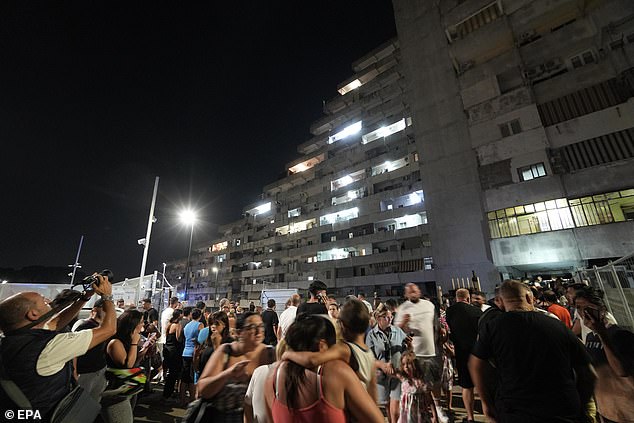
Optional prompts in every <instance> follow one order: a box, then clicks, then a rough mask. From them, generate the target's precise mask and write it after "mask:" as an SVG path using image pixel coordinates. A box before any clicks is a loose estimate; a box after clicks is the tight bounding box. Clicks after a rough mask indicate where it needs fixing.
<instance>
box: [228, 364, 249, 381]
mask: <svg viewBox="0 0 634 423" xmlns="http://www.w3.org/2000/svg"><path fill="white" fill-rule="evenodd" d="M250 362H251V360H242V361H238V362H237V363H236V364H234V365H233V366H231V367H230V368H229V377H230V378H231V379H234V380H240V379H243V378H245V377H247V374H246V372H245V369H246V367H247V364H249V363H250Z"/></svg>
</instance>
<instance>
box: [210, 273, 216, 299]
mask: <svg viewBox="0 0 634 423" xmlns="http://www.w3.org/2000/svg"><path fill="white" fill-rule="evenodd" d="M211 271H212V272H214V273H215V274H216V283H215V285H214V299H215V298H216V297H217V296H218V267H216V266H214V267H212V268H211Z"/></svg>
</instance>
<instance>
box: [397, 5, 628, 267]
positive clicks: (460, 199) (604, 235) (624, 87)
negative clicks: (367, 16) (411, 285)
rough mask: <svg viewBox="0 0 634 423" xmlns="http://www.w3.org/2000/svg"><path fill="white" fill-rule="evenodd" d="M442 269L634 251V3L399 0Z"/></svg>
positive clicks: (556, 263) (569, 263)
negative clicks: (469, 264) (467, 264)
mask: <svg viewBox="0 0 634 423" xmlns="http://www.w3.org/2000/svg"><path fill="white" fill-rule="evenodd" d="M393 5H394V12H395V18H396V23H397V30H398V34H399V41H400V47H401V56H402V59H403V72H404V75H405V77H406V80H407V81H408V90H406V99H407V100H408V103H409V105H410V109H411V112H412V113H411V115H412V121H413V130H414V135H415V138H416V146H417V151H418V152H419V154H420V157H421V163H422V165H421V176H422V180H423V189H424V191H425V201H426V210H427V212H428V217H429V220H430V224H431V225H433V227H432V228H431V229H432V230H431V231H430V234H431V242H432V245H433V246H434V261H435V263H436V265H437V270H436V272H437V276H438V271H439V269H440V267H446V266H447V265H451V262H452V260H453V261H454V264H455V262H456V261H458V262H461V263H473V266H476V268H478V267H477V263H481V264H482V267H480V268H479V269H480V274H485V273H488V274H490V273H493V272H487V270H486V267H487V264H486V261H487V259H489V258H490V260H491V261H492V262H493V264H494V265H495V269H494V271H499V272H500V273H501V274H502V276H503V277H509V276H515V277H518V276H520V277H521V276H524V275H531V274H532V275H537V274H544V273H546V274H548V273H554V274H561V273H568V272H570V273H571V272H573V271H574V270H575V269H577V268H579V267H585V266H588V265H592V264H594V263H605V262H606V261H607V260H609V259H613V258H616V257H622V256H624V255H626V254H629V253H631V252H633V251H634V222H633V220H634V98H633V94H634V2H633V1H631V0H558V1H556V0H495V1H491V0H462V1H458V0H447V1H442V2H438V1H432V0H421V1H416V2H413V1H409V0H394V1H393Z"/></svg>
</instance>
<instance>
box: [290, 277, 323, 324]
mask: <svg viewBox="0 0 634 423" xmlns="http://www.w3.org/2000/svg"><path fill="white" fill-rule="evenodd" d="M327 288H328V287H327V286H326V284H325V283H323V282H322V281H320V280H315V281H313V282H312V283H311V284H310V286H309V287H308V292H309V293H310V299H309V300H308V301H306V302H305V303H301V304H300V305H299V307H298V308H297V315H298V316H299V315H300V314H301V313H307V314H328V309H327V308H326V304H327V303H328V297H327V296H326V289H327Z"/></svg>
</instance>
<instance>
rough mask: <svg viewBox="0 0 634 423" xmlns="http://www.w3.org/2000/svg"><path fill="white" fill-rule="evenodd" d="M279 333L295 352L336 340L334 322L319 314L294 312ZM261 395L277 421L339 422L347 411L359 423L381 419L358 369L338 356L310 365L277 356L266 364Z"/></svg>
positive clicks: (324, 348)
mask: <svg viewBox="0 0 634 423" xmlns="http://www.w3.org/2000/svg"><path fill="white" fill-rule="evenodd" d="M284 339H285V340H286V342H287V346H288V348H290V349H292V350H293V351H296V352H300V351H312V352H325V351H327V350H328V348H330V347H331V346H333V345H334V344H335V342H336V334H335V327H334V326H333V324H332V322H331V321H330V319H328V318H326V317H324V316H319V315H299V316H298V317H297V319H296V320H295V323H293V324H292V325H291V326H290V327H289V329H288V331H287V332H286V336H285V338H284ZM265 397H266V403H267V407H268V409H269V413H270V416H271V419H270V420H271V421H274V422H276V423H277V422H280V423H296V422H299V423H304V422H306V423H309V422H310V423H313V422H316V423H321V422H323V423H343V422H345V421H346V411H349V412H350V413H351V414H352V416H353V417H354V418H355V419H356V420H358V421H363V422H364V423H383V421H384V420H383V415H382V414H381V411H380V410H379V408H378V407H377V406H376V404H375V403H374V400H373V399H372V397H371V396H370V394H368V392H367V391H366V390H365V389H364V387H363V385H362V384H361V383H360V382H359V378H358V377H357V375H356V374H355V373H354V371H353V370H352V369H351V368H350V366H348V365H347V364H346V363H344V362H343V361H341V360H334V361H328V362H326V363H324V364H323V365H321V366H319V367H317V368H315V369H307V368H304V367H302V366H300V365H299V364H296V363H293V362H291V361H282V362H280V363H278V365H277V366H276V367H275V368H274V369H272V370H271V374H270V375H269V378H268V380H267V383H266V391H265Z"/></svg>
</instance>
